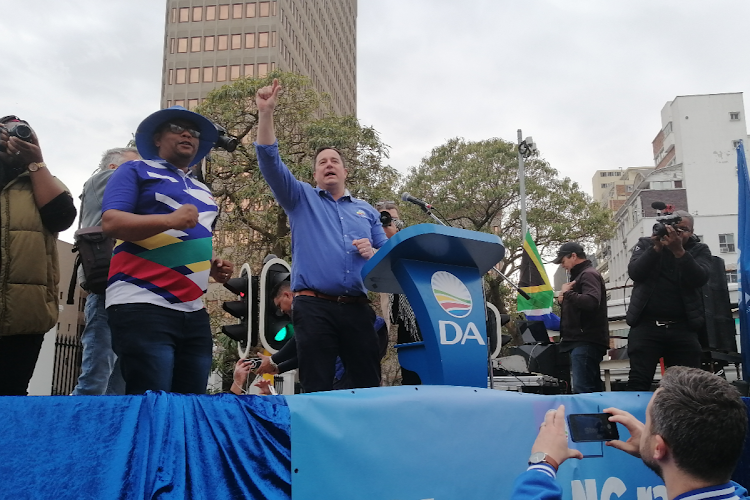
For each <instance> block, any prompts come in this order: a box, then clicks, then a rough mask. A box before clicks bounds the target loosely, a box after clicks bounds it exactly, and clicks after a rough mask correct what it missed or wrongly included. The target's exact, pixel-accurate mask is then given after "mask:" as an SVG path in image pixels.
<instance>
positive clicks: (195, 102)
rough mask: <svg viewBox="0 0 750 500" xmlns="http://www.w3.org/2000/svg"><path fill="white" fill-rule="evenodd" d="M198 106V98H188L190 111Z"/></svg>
mask: <svg viewBox="0 0 750 500" xmlns="http://www.w3.org/2000/svg"><path fill="white" fill-rule="evenodd" d="M197 107H198V99H188V109H189V110H190V111H192V110H194V109H195V108H197Z"/></svg>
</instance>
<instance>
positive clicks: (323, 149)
mask: <svg viewBox="0 0 750 500" xmlns="http://www.w3.org/2000/svg"><path fill="white" fill-rule="evenodd" d="M326 149H332V150H334V151H336V152H337V153H338V154H339V158H341V164H342V165H344V166H346V165H345V164H344V155H342V154H341V151H339V150H338V149H336V148H334V147H333V146H320V147H319V148H318V149H316V150H315V156H313V172H315V169H316V168H317V166H318V155H319V154H320V153H321V152H323V151H325V150H326Z"/></svg>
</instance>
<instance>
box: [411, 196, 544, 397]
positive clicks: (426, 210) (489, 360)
mask: <svg viewBox="0 0 750 500" xmlns="http://www.w3.org/2000/svg"><path fill="white" fill-rule="evenodd" d="M415 205H417V206H418V207H419V208H421V209H422V211H423V212H424V213H426V214H427V215H429V216H430V217H432V219H433V220H434V221H436V222H437V223H438V224H442V225H443V226H446V227H453V226H451V225H450V224H446V223H445V222H443V221H442V220H441V219H440V217H438V216H437V215H435V214H433V213H432V210H431V209H430V208H427V206H425V205H421V204H419V203H415ZM492 270H493V271H495V272H496V273H497V274H498V276H500V277H501V278H502V279H504V280H505V281H506V283H508V284H509V285H510V286H511V287H513V288H514V289H515V290H516V291H517V292H518V293H519V295H521V297H523V298H524V299H526V300H529V299H530V298H531V297H529V294H528V293H526V292H524V291H523V290H521V288H519V287H518V285H516V284H515V283H513V282H512V281H511V280H510V279H509V278H508V277H507V276H506V275H504V274H503V273H502V272H501V271H500V270H499V269H498V268H497V266H492ZM485 300H486V299H485ZM498 319H500V318H498ZM486 321H487V317H486V314H485V322H486ZM497 341H498V342H502V340H501V339H500V338H498V339H497ZM490 356H491V352H490V340H489V332H487V374H488V376H489V379H490V389H494V388H495V373H494V371H493V370H492V358H491V357H490Z"/></svg>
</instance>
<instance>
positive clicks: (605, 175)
mask: <svg viewBox="0 0 750 500" xmlns="http://www.w3.org/2000/svg"><path fill="white" fill-rule="evenodd" d="M599 176H600V177H607V172H599Z"/></svg>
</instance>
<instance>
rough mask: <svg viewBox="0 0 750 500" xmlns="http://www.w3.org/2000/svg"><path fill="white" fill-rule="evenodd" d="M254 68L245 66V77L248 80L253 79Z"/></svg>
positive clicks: (249, 65) (253, 66)
mask: <svg viewBox="0 0 750 500" xmlns="http://www.w3.org/2000/svg"><path fill="white" fill-rule="evenodd" d="M254 68H255V65H254V64H245V76H247V77H248V78H252V77H253V70H254Z"/></svg>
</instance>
